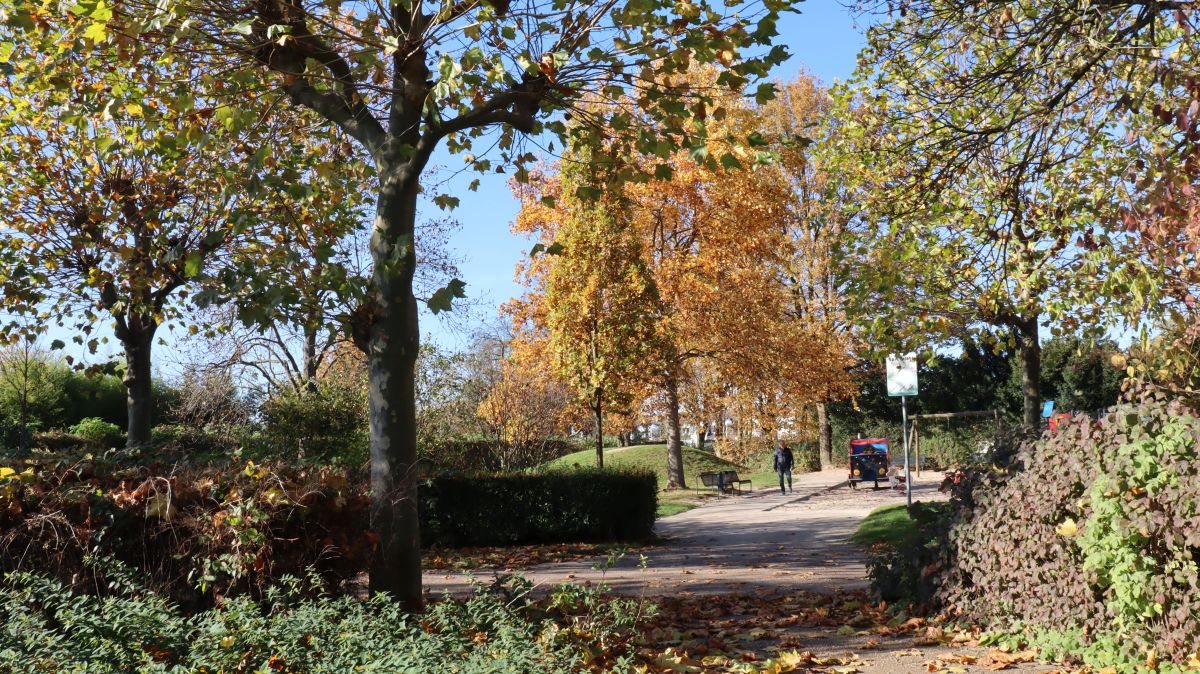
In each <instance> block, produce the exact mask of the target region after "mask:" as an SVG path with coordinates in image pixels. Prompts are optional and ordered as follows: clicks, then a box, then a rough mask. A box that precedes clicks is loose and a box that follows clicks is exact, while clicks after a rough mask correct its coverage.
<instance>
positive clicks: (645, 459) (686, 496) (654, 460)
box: [542, 444, 761, 517]
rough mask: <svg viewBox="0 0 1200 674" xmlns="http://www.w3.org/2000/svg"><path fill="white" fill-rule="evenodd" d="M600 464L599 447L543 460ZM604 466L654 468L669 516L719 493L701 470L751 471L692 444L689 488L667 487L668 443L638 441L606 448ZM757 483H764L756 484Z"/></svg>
mask: <svg viewBox="0 0 1200 674" xmlns="http://www.w3.org/2000/svg"><path fill="white" fill-rule="evenodd" d="M595 465H596V452H595V450H591V449H589V450H586V451H582V452H575V453H573V454H567V455H566V456H561V457H559V458H557V459H555V460H553V461H550V462H547V463H545V464H542V467H544V468H547V469H551V470H571V469H573V468H589V467H592V466H595ZM604 467H605V468H615V469H644V470H649V471H651V472H653V473H654V474H655V475H656V476H657V477H658V488H659V490H660V491H659V503H658V516H659V517H669V516H670V515H676V514H678V513H681V512H683V511H685V510H689V509H691V508H694V507H696V506H697V505H700V503H699V501H700V499H702V498H704V497H705V496H713V495H715V493H714V491H713V490H712V489H711V488H706V487H705V486H704V485H703V483H701V482H700V474H701V473H710V472H715V471H720V470H736V471H739V472H740V473H741V475H742V476H743V477H746V476H747V473H748V471H747V470H746V468H745V467H744V466H739V465H737V464H736V463H732V462H729V461H726V460H724V459H721V458H718V457H717V456H716V455H714V454H713V453H712V452H705V451H702V450H699V449H694V448H692V447H684V448H683V475H684V479H685V480H686V481H687V486H688V488H687V489H678V490H671V491H665V489H666V486H667V446H666V445H665V444H657V445H636V446H634V447H612V448H609V449H606V450H605V451H604ZM755 486H756V487H758V486H761V485H757V484H756V485H755Z"/></svg>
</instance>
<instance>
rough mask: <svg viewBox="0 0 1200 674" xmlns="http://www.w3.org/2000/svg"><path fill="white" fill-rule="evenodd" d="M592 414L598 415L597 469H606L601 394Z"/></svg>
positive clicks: (595, 402)
mask: <svg viewBox="0 0 1200 674" xmlns="http://www.w3.org/2000/svg"><path fill="white" fill-rule="evenodd" d="M592 412H593V413H594V414H595V415H596V467H597V468H603V467H604V402H603V401H602V400H601V399H600V394H598V393H597V394H596V398H595V400H593V401H592Z"/></svg>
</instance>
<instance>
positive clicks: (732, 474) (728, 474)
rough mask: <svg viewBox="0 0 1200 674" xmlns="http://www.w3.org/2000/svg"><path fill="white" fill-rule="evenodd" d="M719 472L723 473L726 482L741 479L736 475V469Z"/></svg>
mask: <svg viewBox="0 0 1200 674" xmlns="http://www.w3.org/2000/svg"><path fill="white" fill-rule="evenodd" d="M721 472H722V473H724V474H725V481H726V482H738V481H740V479H741V478H739V477H738V474H737V471H736V470H723V471H721Z"/></svg>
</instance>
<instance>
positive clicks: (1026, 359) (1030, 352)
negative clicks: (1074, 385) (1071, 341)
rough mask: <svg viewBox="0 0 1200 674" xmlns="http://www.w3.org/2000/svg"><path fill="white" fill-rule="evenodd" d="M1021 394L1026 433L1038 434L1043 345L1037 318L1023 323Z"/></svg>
mask: <svg viewBox="0 0 1200 674" xmlns="http://www.w3.org/2000/svg"><path fill="white" fill-rule="evenodd" d="M1017 329H1018V330H1019V331H1020V335H1021V394H1022V397H1023V399H1024V412H1025V423H1024V425H1025V431H1026V432H1027V433H1032V434H1036V433H1038V432H1039V431H1040V430H1041V426H1042V345H1041V342H1040V341H1039V340H1038V323H1037V318H1036V317H1035V318H1032V319H1029V320H1026V321H1024V322H1022V323H1021V324H1020V325H1019V326H1017Z"/></svg>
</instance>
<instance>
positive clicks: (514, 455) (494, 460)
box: [420, 438, 592, 474]
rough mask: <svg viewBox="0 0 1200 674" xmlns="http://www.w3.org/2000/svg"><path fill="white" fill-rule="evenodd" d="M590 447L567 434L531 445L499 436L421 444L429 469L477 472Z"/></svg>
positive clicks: (519, 465)
mask: <svg viewBox="0 0 1200 674" xmlns="http://www.w3.org/2000/svg"><path fill="white" fill-rule="evenodd" d="M591 448H592V446H591V445H588V446H584V444H583V443H579V442H577V441H572V440H567V439H564V438H543V439H540V440H538V441H536V445H535V446H531V447H512V446H511V445H509V444H508V443H506V442H504V441H500V440H478V439H471V438H437V439H432V438H431V439H428V440H426V443H425V444H424V445H422V446H421V447H420V453H421V459H422V461H423V462H424V463H425V465H426V471H427V472H428V473H451V472H454V473H471V474H474V473H480V472H497V471H500V470H503V467H504V466H505V465H510V466H515V467H516V468H521V469H524V468H532V467H534V466H538V465H540V464H542V463H545V462H547V461H551V460H553V459H557V458H558V457H560V456H566V455H567V454H571V453H572V452H578V451H579V450H581V449H591ZM514 459H517V460H514Z"/></svg>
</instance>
